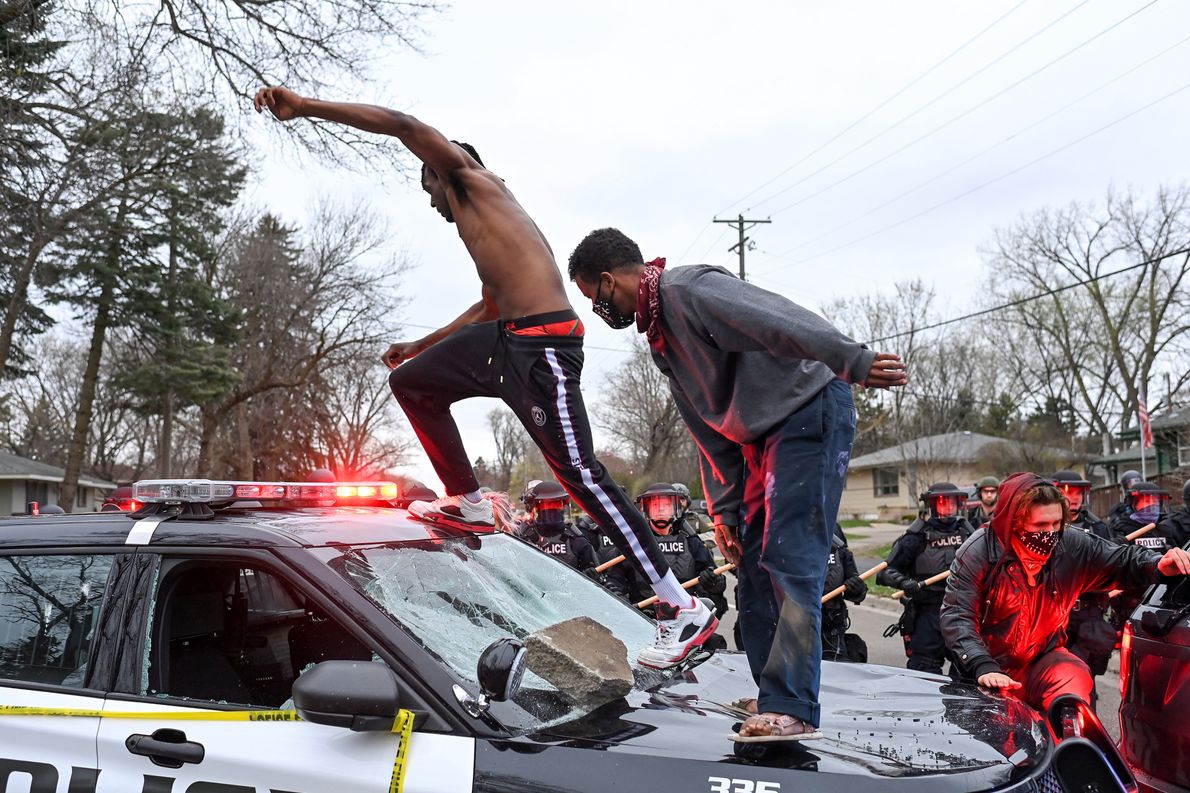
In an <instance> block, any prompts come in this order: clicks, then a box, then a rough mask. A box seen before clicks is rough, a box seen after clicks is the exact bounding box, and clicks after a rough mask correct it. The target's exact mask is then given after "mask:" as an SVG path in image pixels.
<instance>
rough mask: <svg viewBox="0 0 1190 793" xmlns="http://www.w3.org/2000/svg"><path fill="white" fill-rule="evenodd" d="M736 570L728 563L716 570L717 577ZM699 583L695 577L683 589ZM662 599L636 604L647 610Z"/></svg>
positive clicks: (647, 599)
mask: <svg viewBox="0 0 1190 793" xmlns="http://www.w3.org/2000/svg"><path fill="white" fill-rule="evenodd" d="M734 569H735V565H734V564H731V563H728V564H725V565H723V566H722V567H716V568H715V575H723V574H724V573H726V572H727V571H728V570H734ZM697 583H698V577H697V576H695V577H694V578H691V579H690V580H689V581H686V582H685V583H683V584H682V589H689V588H690V587H692V586H694V585H695V584H697ZM660 599H661V598H659V597H657V596H656V595H653V597H651V598H646V599H645V600H642V601H641V602H640V603H637V604H636V607H637V608H638V609H643V608H647V607H648V606H651V605H653V604H654V603H656V602H657V601H658V600H660Z"/></svg>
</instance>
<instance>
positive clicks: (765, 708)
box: [739, 380, 855, 726]
mask: <svg viewBox="0 0 1190 793" xmlns="http://www.w3.org/2000/svg"><path fill="white" fill-rule="evenodd" d="M854 437H855V403H854V402H853V401H852V399H851V387H850V386H848V385H847V384H846V383H844V382H843V381H841V380H832V381H831V382H830V383H829V384H828V385H827V386H826V387H825V388H823V389H822V391H820V392H818V394H816V395H815V396H814V398H813V399H811V400H810V401H809V402H808V403H806V404H805V405H804V406H802V407H801V408H799V409H798V410H796V411H795V412H794V413H793V414H791V415H790V416H789V418H788V419H787V420H786V421H785V423H784V424H781V425H778V426H777V427H774V428H773V429H772V430H770V431H769V433H768V434H767V435H765V436H764V437H763V438H760V439H759V440H757V441H755V442H753V443H751V444H748V445H747V446H745V447H744V449H743V451H744V457H745V459H746V461H747V464H748V468H747V475H746V480H745V484H744V518H743V521H742V525H741V527H740V541H741V543H742V544H743V547H744V554H743V567H742V569H741V570H740V571H739V573H740V592H739V623H740V630H741V634H742V636H743V640H744V650H745V652H746V653H747V654H748V664H749V666H750V667H751V669H752V677H753V678H754V679H755V680H756V684H757V685H758V686H759V688H760V696H759V702H758V704H759V707H760V712H761V713H788V714H789V715H791V716H795V717H797V718H799V719H801V720H802V721H804V722H806V723H807V724H813V725H815V726H817V725H818V723H819V707H818V686H819V677H820V671H821V670H820V667H821V664H822V632H821V623H822V588H823V584H824V582H825V579H826V563H827V559H828V557H829V556H830V545H831V534H832V532H833V531H834V527H835V521H836V519H837V518H838V514H839V499H840V498H842V496H843V485H844V482H845V481H846V478H847V463H848V461H849V460H850V459H851V441H852V439H853V438H854Z"/></svg>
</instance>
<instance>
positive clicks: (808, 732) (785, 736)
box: [728, 713, 823, 743]
mask: <svg viewBox="0 0 1190 793" xmlns="http://www.w3.org/2000/svg"><path fill="white" fill-rule="evenodd" d="M744 727H753V728H755V727H767V728H768V730H769V733H768V735H741V734H740V733H735V734H733V735H730V736H728V737H729V738H731V740H733V741H736V742H737V743H775V742H778V741H810V740H814V739H817V738H821V737H823V736H822V733H821V732H819V731H818V728H817V727H813V726H811V725H809V724H806V723H805V722H804V721H802V720H801V719H799V718H797V717H795V716H790V715H788V714H785V713H762V714H760V715H757V716H752V717H751V718H749V719H748V720H747V721H746V722H744V723H743V724H742V725H740V731H741V732H742V731H743V729H744Z"/></svg>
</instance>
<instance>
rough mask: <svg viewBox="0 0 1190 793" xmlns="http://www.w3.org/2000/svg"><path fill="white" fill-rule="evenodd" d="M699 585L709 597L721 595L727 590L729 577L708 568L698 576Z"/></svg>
mask: <svg viewBox="0 0 1190 793" xmlns="http://www.w3.org/2000/svg"><path fill="white" fill-rule="evenodd" d="M698 585H699V586H700V587H702V590H703V591H704V592H706V593H707V594H708V595H720V594H723V592H725V591H726V590H727V576H725V575H720V574H719V573H716V572H715V571H714V570H713V569H711V568H709V567H708V568H707V569H706V570H703V571H702V572H701V573H699V574H698Z"/></svg>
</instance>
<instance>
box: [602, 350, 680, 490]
mask: <svg viewBox="0 0 1190 793" xmlns="http://www.w3.org/2000/svg"><path fill="white" fill-rule="evenodd" d="M607 382H608V386H609V387H608V388H607V389H606V391H605V392H604V397H603V399H602V400H601V401H600V403H599V406H598V408H599V409H598V410H597V411H595V415H596V416H597V418H596V421H597V422H598V426H599V427H601V428H602V429H604V430H606V431H607V432H608V434H609V435H611V438H612V444H613V447H614V451H616V452H617V453H618V454H619V455H620V456H622V457H623V458H624V459H625V460H626V461H628V463H629V464H630V466H631V469H632V470H633V471H634V474H635V475H634V477H633V478H634V479H650V480H651V481H652V480H654V479H655V480H660V481H672V482H688V481H690V480H691V479H692V478H697V471H698V451H697V448H696V447H695V445H694V439H693V438H692V437H691V435H690V432H689V430H687V429H686V424H685V422H684V421H683V420H682V416H681V414H680V413H679V412H678V406H677V403H675V402H674V399H673V395H672V394H671V393H670V390H669V378H667V377H666V376H665V375H664V374H663V373H662V372H661V370H660V369H658V368H657V365H656V364H654V363H653V361H652V357H651V355H650V353H649V350H648V347H647V346H646V345H645V344H644V342H643V341H641V340H640V338H639V337H636V338H634V339H633V349H632V353H631V354H630V355H629V356H628V358H627V359H625V361H624V362H623V363H622V364H620V366H619V367H618V368H617V369H616V370H615V371H614V372H612V374H611V375H610V376H609V377H608V381H607Z"/></svg>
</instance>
